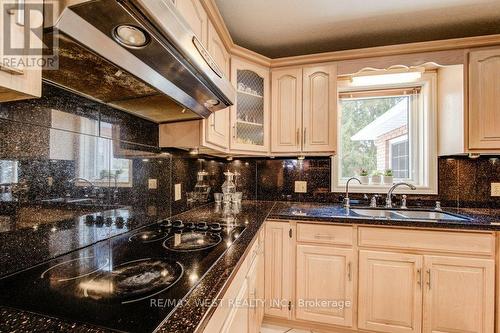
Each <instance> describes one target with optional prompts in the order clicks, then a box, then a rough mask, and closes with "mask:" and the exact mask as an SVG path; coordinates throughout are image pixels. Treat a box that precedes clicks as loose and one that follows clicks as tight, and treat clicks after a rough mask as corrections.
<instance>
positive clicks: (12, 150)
mask: <svg viewBox="0 0 500 333" xmlns="http://www.w3.org/2000/svg"><path fill="white" fill-rule="evenodd" d="M224 168H225V161H219V160H214V159H213V158H210V157H203V156H192V155H189V154H187V153H184V152H181V151H162V150H161V149H160V148H159V147H158V126H157V124H155V123H153V122H150V121H147V120H144V119H141V118H138V117H134V116H132V115H129V114H127V113H124V112H121V111H119V110H116V109H112V108H110V107H108V106H106V105H103V104H99V103H96V102H94V101H91V100H88V99H86V98H83V97H80V96H77V95H75V94H72V93H69V92H67V91H65V90H62V89H60V88H57V87H54V86H51V85H49V84H44V85H43V97H42V98H39V99H31V100H25V101H17V102H9V103H0V192H1V193H0V276H2V275H4V274H8V273H11V272H13V271H17V270H19V269H22V268H26V267H29V266H32V265H34V264H37V263H39V262H42V261H44V260H47V259H50V258H53V257H55V256H59V255H61V254H64V253H67V252H70V251H72V250H75V249H78V248H81V247H85V246H88V245H90V244H93V243H95V242H98V241H103V240H106V239H107V238H109V237H111V236H113V235H116V234H120V233H123V232H126V231H127V230H130V229H133V228H137V227H139V226H141V225H144V224H148V223H151V222H152V221H155V220H157V219H160V218H165V217H169V216H171V215H173V214H178V213H181V212H183V211H185V210H188V209H190V208H192V207H194V206H196V205H198V204H201V203H194V202H188V200H187V192H189V191H192V190H193V188H194V185H195V183H196V174H197V172H198V171H199V170H201V169H205V170H207V171H208V172H209V175H208V179H209V182H210V183H211V185H212V187H213V188H214V189H215V190H217V191H220V187H221V185H222V182H223V178H222V177H223V175H222V173H223V171H224ZM87 180H88V181H90V183H89V182H88V181H87ZM174 184H181V192H182V196H181V199H180V200H178V201H174V200H173V193H174ZM88 214H94V215H101V216H103V217H105V218H106V217H111V218H113V219H115V218H116V217H117V216H122V217H124V218H125V219H128V218H131V220H130V221H128V222H127V223H125V225H118V226H117V225H116V223H114V222H112V223H111V222H110V223H106V224H99V225H97V224H92V225H88V224H86V223H85V216H86V215H88Z"/></svg>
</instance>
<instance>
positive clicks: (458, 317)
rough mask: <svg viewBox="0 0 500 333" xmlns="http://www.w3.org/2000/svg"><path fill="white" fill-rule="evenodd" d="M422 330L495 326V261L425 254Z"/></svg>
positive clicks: (475, 332)
mask: <svg viewBox="0 0 500 333" xmlns="http://www.w3.org/2000/svg"><path fill="white" fill-rule="evenodd" d="M424 275H425V278H424V281H425V288H424V312H423V314H424V315H423V318H424V321H423V331H424V332H425V333H441V332H454V333H465V332H468V333H471V332H472V333H487V332H493V330H494V318H495V262H494V260H489V259H476V258H453V257H444V256H443V257H441V256H424Z"/></svg>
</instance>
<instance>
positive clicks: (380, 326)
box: [358, 251, 423, 333]
mask: <svg viewBox="0 0 500 333" xmlns="http://www.w3.org/2000/svg"><path fill="white" fill-rule="evenodd" d="M422 261H423V258H422V256H419V255H414V254H406V253H390V252H375V251H360V252H359V287H358V288H359V298H358V305H359V306H358V327H359V328H361V329H365V330H370V331H377V332H389V333H419V332H420V331H421V319H422Z"/></svg>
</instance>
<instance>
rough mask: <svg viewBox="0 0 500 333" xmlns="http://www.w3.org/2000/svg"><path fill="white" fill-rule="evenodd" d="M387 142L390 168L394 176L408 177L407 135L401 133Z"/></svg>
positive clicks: (397, 177)
mask: <svg viewBox="0 0 500 333" xmlns="http://www.w3.org/2000/svg"><path fill="white" fill-rule="evenodd" d="M389 144H390V147H389V148H390V149H389V159H390V161H391V163H390V169H392V172H393V175H394V178H396V179H408V178H409V176H410V155H409V148H408V136H407V135H402V136H400V137H397V138H396V139H392V140H391V141H390V142H389Z"/></svg>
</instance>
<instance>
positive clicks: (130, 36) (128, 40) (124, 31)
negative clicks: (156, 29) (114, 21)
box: [113, 24, 150, 48]
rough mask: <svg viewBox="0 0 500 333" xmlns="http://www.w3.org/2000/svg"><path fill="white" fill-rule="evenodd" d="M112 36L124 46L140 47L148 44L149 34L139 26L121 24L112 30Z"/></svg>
mask: <svg viewBox="0 0 500 333" xmlns="http://www.w3.org/2000/svg"><path fill="white" fill-rule="evenodd" d="M113 38H114V39H115V40H116V41H117V42H118V43H120V44H122V45H123V46H125V47H130V48H141V47H144V46H146V45H148V43H149V41H150V38H149V35H148V34H147V33H146V32H145V31H143V30H142V29H141V28H139V27H135V26H133V25H128V24H123V25H119V26H117V27H116V28H115V29H114V30H113Z"/></svg>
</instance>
